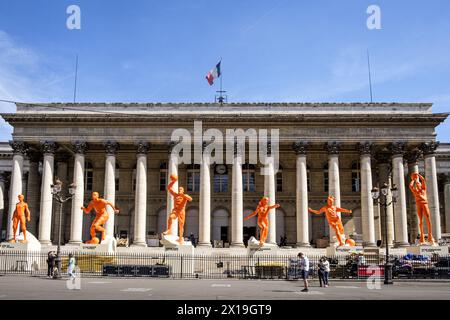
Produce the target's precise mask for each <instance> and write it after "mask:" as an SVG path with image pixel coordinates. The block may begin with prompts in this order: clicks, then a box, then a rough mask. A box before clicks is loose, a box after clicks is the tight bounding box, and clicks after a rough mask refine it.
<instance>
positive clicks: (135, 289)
mask: <svg viewBox="0 0 450 320" xmlns="http://www.w3.org/2000/svg"><path fill="white" fill-rule="evenodd" d="M151 290H153V289H152V288H127V289H122V290H120V291H123V292H147V291H151Z"/></svg>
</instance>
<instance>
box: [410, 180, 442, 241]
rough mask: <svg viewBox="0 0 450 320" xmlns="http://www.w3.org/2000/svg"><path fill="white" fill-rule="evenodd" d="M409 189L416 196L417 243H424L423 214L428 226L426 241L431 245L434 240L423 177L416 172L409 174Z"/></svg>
mask: <svg viewBox="0 0 450 320" xmlns="http://www.w3.org/2000/svg"><path fill="white" fill-rule="evenodd" d="M409 189H410V190H411V192H412V193H413V195H414V197H415V198H416V207H417V216H418V217H419V231H420V243H419V244H425V243H426V242H425V235H424V233H423V217H424V216H425V219H426V221H427V227H428V242H429V243H430V244H432V245H435V244H436V242H435V241H434V238H433V231H432V230H433V229H432V228H431V221H430V208H429V207H428V199H427V186H426V183H425V178H424V177H422V176H421V175H420V174H419V173H417V172H414V173H413V174H411V182H410V184H409Z"/></svg>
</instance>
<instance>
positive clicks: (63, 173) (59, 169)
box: [52, 152, 70, 243]
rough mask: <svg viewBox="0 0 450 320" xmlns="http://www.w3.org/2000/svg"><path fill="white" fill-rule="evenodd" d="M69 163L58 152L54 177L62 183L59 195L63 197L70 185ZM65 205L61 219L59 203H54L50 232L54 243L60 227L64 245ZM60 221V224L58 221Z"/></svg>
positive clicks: (66, 156)
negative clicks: (68, 175) (51, 229)
mask: <svg viewBox="0 0 450 320" xmlns="http://www.w3.org/2000/svg"><path fill="white" fill-rule="evenodd" d="M68 161H69V155H68V154H66V153H62V152H58V154H57V155H56V177H58V179H59V180H60V181H61V182H62V184H63V188H62V190H61V195H62V196H63V197H67V195H68V187H69V185H70V183H69V182H68V177H67V174H68V164H67V162H68ZM66 207H67V205H63V210H64V211H63V212H62V215H61V217H60V216H59V203H57V202H56V205H55V206H54V207H53V217H54V219H53V221H54V222H53V232H52V234H53V235H52V238H53V240H54V241H55V242H57V240H58V236H59V226H60V225H61V243H64V238H65V228H64V224H65V220H66V219H65V210H66ZM60 219H61V223H60V221H59V220H60Z"/></svg>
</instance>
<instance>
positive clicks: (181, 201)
mask: <svg viewBox="0 0 450 320" xmlns="http://www.w3.org/2000/svg"><path fill="white" fill-rule="evenodd" d="M177 181H178V177H177V176H176V175H173V174H172V175H171V176H170V183H169V186H168V187H167V190H168V191H169V193H170V194H171V195H172V196H173V197H174V199H175V201H174V206H173V209H172V212H171V214H170V216H169V218H168V219H167V230H166V231H164V232H163V235H167V234H171V228H172V223H173V220H175V219H177V218H178V243H180V244H183V242H184V238H183V232H184V220H185V216H186V211H185V209H186V204H187V203H188V201H192V198H191V197H190V196H189V195H187V194H185V193H184V188H183V187H179V188H178V193H176V192H175V191H173V190H172V187H173V185H174V184H175V183H176V182H177Z"/></svg>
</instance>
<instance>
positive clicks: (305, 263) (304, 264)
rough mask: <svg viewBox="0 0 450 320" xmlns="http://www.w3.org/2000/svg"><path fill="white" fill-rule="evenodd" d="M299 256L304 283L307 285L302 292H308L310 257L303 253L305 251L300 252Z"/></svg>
mask: <svg viewBox="0 0 450 320" xmlns="http://www.w3.org/2000/svg"><path fill="white" fill-rule="evenodd" d="M298 257H299V258H300V270H301V274H302V279H303V283H304V286H305V288H304V289H303V290H302V292H308V291H309V290H308V273H309V259H308V257H307V256H305V255H304V254H303V252H300V253H299V254H298Z"/></svg>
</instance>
